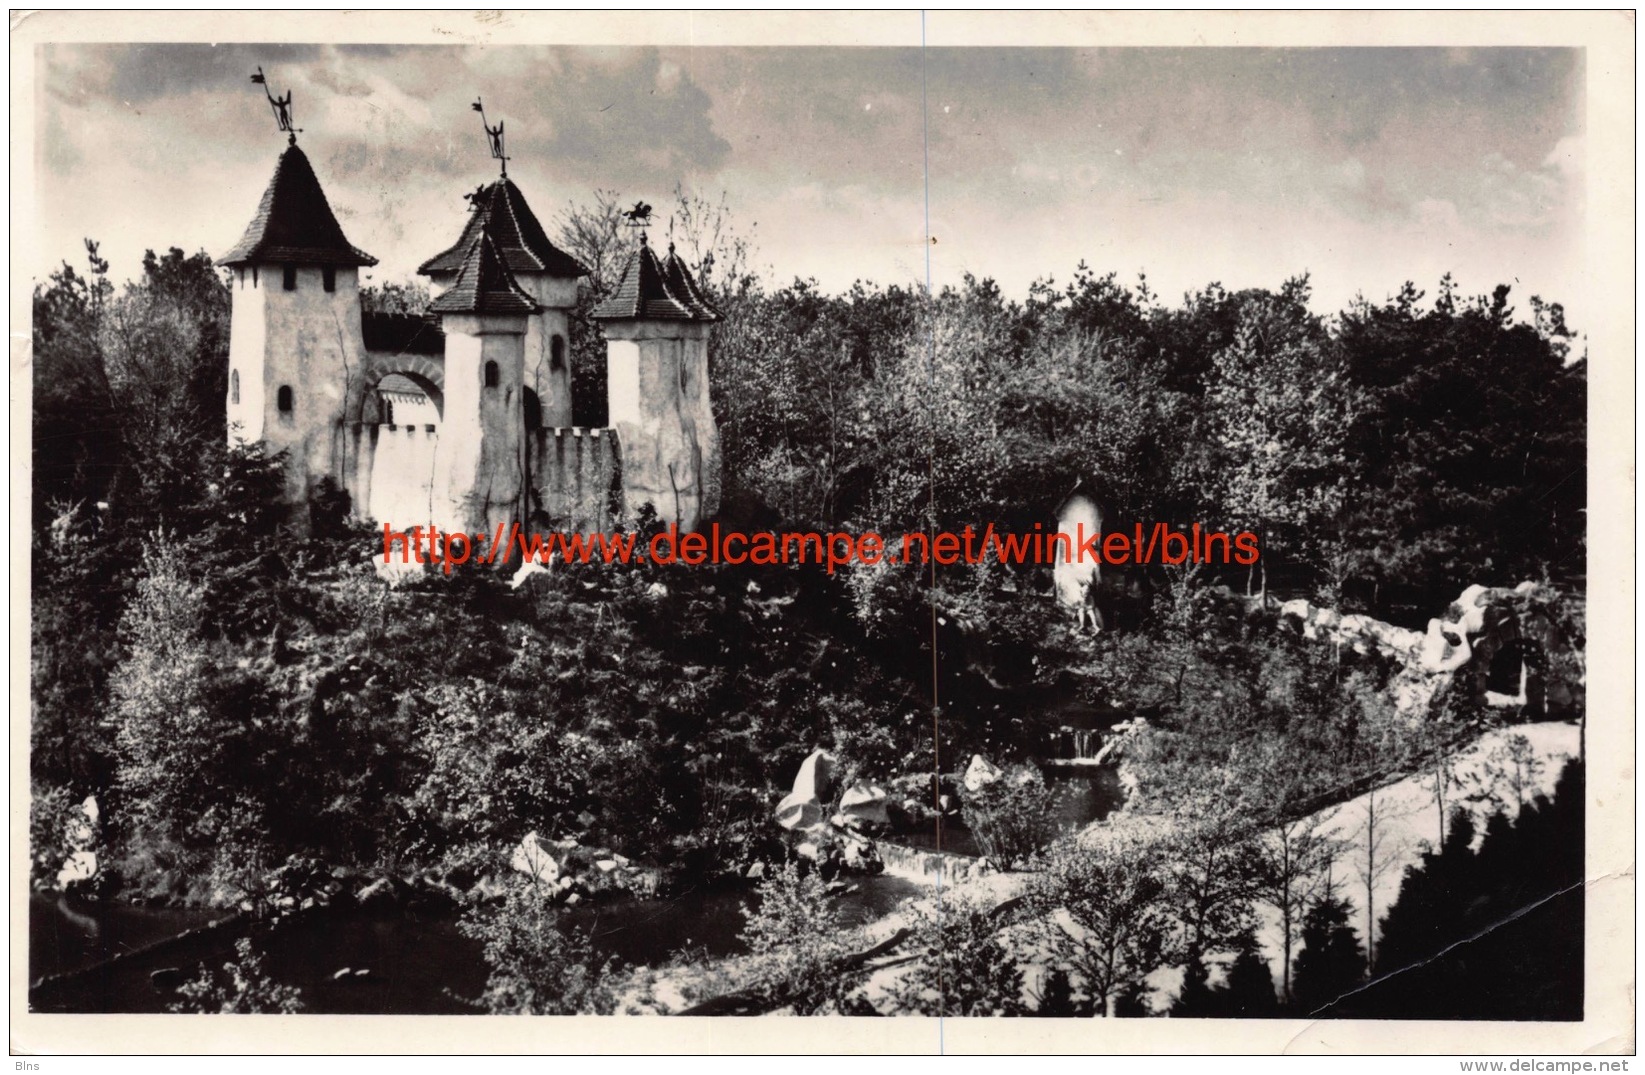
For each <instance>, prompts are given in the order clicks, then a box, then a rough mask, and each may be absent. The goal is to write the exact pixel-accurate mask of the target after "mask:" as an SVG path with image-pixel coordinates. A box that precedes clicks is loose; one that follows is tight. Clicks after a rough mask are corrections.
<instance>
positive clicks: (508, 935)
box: [457, 884, 617, 1015]
mask: <svg viewBox="0 0 1645 1075" xmlns="http://www.w3.org/2000/svg"><path fill="white" fill-rule="evenodd" d="M457 928H458V929H459V930H460V931H461V932H462V933H463V935H464V936H466V937H471V938H473V939H474V940H477V941H479V942H481V943H482V944H483V945H484V957H485V961H486V963H487V964H488V965H489V966H490V967H491V974H490V976H489V977H487V979H486V986H485V992H484V993H482V994H481V996H480V1004H481V1006H482V1007H484V1008H485V1009H486V1010H487V1011H489V1012H491V1014H493V1015H608V1014H610V1013H611V1011H612V1010H613V1009H615V1008H616V1006H617V1001H616V996H615V993H614V990H613V989H612V987H611V983H612V982H613V981H614V980H615V978H614V973H613V972H614V961H613V960H609V959H608V960H605V961H601V960H599V959H598V957H597V956H596V955H595V953H594V949H593V946H592V945H591V944H590V942H589V938H588V935H587V934H586V933H584V932H582V931H581V930H566V929H562V928H561V927H560V922H559V913H558V912H557V911H556V910H555V909H554V906H553V904H551V903H550V902H549V899H548V894H547V893H545V892H542V891H540V890H539V889H538V888H537V886H536V885H535V884H527V885H521V886H520V887H518V888H514V889H512V890H510V891H509V892H508V893H507V895H505V896H504V898H503V899H502V900H501V901H500V902H499V903H496V904H491V905H486V906H482V907H477V908H475V909H474V910H472V911H470V912H469V913H468V914H467V915H465V916H464V917H463V919H462V921H461V922H460V923H458V927H457Z"/></svg>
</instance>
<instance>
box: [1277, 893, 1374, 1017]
mask: <svg viewBox="0 0 1645 1075" xmlns="http://www.w3.org/2000/svg"><path fill="white" fill-rule="evenodd" d="M1348 916H1349V907H1348V902H1347V901H1346V900H1340V899H1324V900H1321V901H1320V902H1318V903H1316V904H1314V906H1313V907H1312V908H1310V909H1309V911H1308V915H1307V917H1306V918H1305V919H1304V920H1303V924H1302V946H1303V947H1302V951H1301V952H1299V953H1298V954H1297V960H1296V966H1295V967H1294V968H1293V970H1292V974H1291V993H1292V995H1293V997H1294V998H1295V1003H1296V1006H1297V1009H1298V1011H1300V1012H1304V1013H1310V1014H1311V1013H1314V1012H1318V1011H1321V1010H1323V1009H1325V1008H1328V1007H1329V1006H1330V1005H1331V1004H1332V1003H1333V1002H1334V1001H1336V1000H1337V999H1338V998H1340V997H1342V996H1344V995H1346V994H1348V993H1350V992H1352V991H1353V990H1354V989H1356V988H1357V987H1358V986H1359V985H1360V983H1361V981H1363V979H1364V977H1365V953H1364V952H1363V951H1361V949H1360V944H1359V934H1358V933H1357V932H1356V931H1355V930H1354V927H1353V926H1351V925H1349V924H1348V921H1349V918H1348Z"/></svg>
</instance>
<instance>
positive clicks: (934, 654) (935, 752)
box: [920, 8, 948, 1054]
mask: <svg viewBox="0 0 1645 1075" xmlns="http://www.w3.org/2000/svg"><path fill="white" fill-rule="evenodd" d="M925 17H926V12H925V10H924V9H923V8H922V9H921V10H920V140H921V143H922V145H921V151H922V157H921V161H922V176H923V178H924V181H925V190H924V194H925V230H924V234H923V236H922V243H923V245H924V247H925V310H926V321H925V339H926V346H925V377H926V386H927V388H928V389H931V390H933V391H928V393H927V396H926V398H927V399H935V398H936V396H935V394H934V389H935V388H936V378H937V336H936V324H935V322H934V321H933V320H932V317H933V315H934V313H935V309H936V307H935V303H934V293H933V291H932V285H931V110H930V102H929V100H928V96H927V82H928V79H927V66H928V63H929V60H930V57H929V54H928V53H927V51H926V40H925ZM925 447H926V456H925V460H926V496H927V498H928V499H927V511H926V520H925V525H926V535H927V545H926V547H927V548H930V547H931V546H930V543H931V542H934V541H935V540H936V533H935V530H936V527H937V457H936V446H935V445H933V444H930V443H927V444H926V446H925ZM929 566H930V568H931V575H930V580H931V589H930V594H933V595H934V594H935V593H936V589H937V561H936V558H935V557H932V558H931V560H930V562H929ZM926 603H927V604H928V605H930V608H931V770H932V779H931V794H932V797H933V799H934V800H935V801H934V803H933V805H935V806H936V817H937V827H936V833H935V841H936V849H937V892H936V901H937V907H936V916H937V937H938V938H939V942H938V943H939V945H940V943H941V937H942V924H943V905H942V820H943V819H942V728H941V717H940V714H941V712H942V699H941V694H940V692H941V689H942V676H941V662H940V658H939V647H938V637H937V606H936V604H935V602H934V601H932V600H931V599H930V597H929V596H928V597H927V602H926ZM946 955H947V953H946V952H941V953H939V954H938V959H937V968H936V969H937V1052H938V1053H939V1054H941V1053H942V1052H943V1017H944V1011H945V1008H946V1007H947V1003H948V992H947V988H946V986H947V983H946V982H944V981H943V958H944V957H945V956H946Z"/></svg>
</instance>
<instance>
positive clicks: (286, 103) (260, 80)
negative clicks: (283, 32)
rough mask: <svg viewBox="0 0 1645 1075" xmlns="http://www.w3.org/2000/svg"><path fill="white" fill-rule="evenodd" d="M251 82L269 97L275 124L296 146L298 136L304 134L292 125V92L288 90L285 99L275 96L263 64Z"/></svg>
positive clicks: (300, 129) (299, 128)
mask: <svg viewBox="0 0 1645 1075" xmlns="http://www.w3.org/2000/svg"><path fill="white" fill-rule="evenodd" d="M251 80H252V81H253V82H255V83H257V85H259V86H261V87H263V93H264V95H265V96H267V97H268V106H269V107H270V108H272V109H273V110H274V122H275V123H276V124H278V125H279V127H280V129H281V130H282V131H284V132H286V137H287V139H288V140H289V142H290V144H291V145H296V144H297V136H298V135H299V134H301V133H302V132H303V129H302V128H301V127H293V126H292V125H291V91H290V90H287V91H286V95H285V96H284V97H276V96H274V92H273V91H272V90H270V89H269V88H268V77H267V76H266V75H264V74H263V68H262V65H261V64H259V65H258V67H257V73H256V74H255V75H252V76H251Z"/></svg>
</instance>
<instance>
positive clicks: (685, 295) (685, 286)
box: [663, 243, 720, 321]
mask: <svg viewBox="0 0 1645 1075" xmlns="http://www.w3.org/2000/svg"><path fill="white" fill-rule="evenodd" d="M663 277H664V279H666V280H667V281H668V289H669V290H670V291H672V292H673V293H674V295H675V296H676V297H677V298H680V299H682V300H684V302H685V305H686V306H688V307H690V308H691V312H692V313H694V314H696V315H697V318H698V320H701V321H718V320H719V319H720V312H719V311H718V310H716V309H714V305H713V304H712V303H710V302H709V301H708V296H706V295H704V294H703V290H702V288H700V287H698V286H697V278H696V277H695V276H693V275H692V274H691V267H690V266H689V265H687V264H686V263H685V259H684V258H682V257H680V255H679V254H678V253H676V252H675V250H674V244H673V243H669V244H668V256H667V257H666V258H664V259H663Z"/></svg>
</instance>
